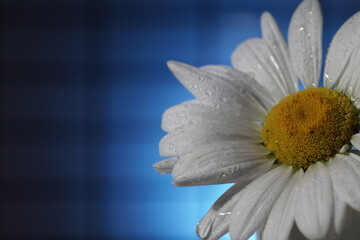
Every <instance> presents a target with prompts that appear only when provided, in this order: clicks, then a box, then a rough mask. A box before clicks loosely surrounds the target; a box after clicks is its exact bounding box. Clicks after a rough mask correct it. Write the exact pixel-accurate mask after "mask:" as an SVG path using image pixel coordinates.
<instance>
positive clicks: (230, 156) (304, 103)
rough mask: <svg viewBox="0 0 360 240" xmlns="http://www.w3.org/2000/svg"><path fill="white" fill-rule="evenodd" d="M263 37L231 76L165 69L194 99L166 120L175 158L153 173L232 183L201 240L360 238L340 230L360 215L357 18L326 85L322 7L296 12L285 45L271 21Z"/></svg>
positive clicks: (332, 52) (188, 181) (177, 180)
mask: <svg viewBox="0 0 360 240" xmlns="http://www.w3.org/2000/svg"><path fill="white" fill-rule="evenodd" d="M261 29H262V35H263V38H262V39H257V38H254V39H249V40H247V41H245V42H243V43H241V44H240V45H239V46H238V47H237V48H236V49H235V51H234V53H233V55H232V58H231V60H232V65H233V67H227V66H219V65H208V66H203V67H200V68H195V67H192V66H189V65H186V64H183V63H179V62H174V61H170V62H168V66H169V68H170V70H171V71H172V72H173V74H174V75H175V76H176V77H177V78H178V79H179V81H180V82H181V83H182V84H183V85H184V86H185V87H186V88H187V89H188V90H189V91H190V92H191V93H192V94H193V95H194V96H195V98H196V99H195V100H190V101H188V102H185V103H182V104H180V105H177V106H175V107H172V108H170V109H168V110H167V111H166V112H165V113H164V115H163V122H162V127H163V129H164V130H165V131H167V132H168V134H167V135H166V136H165V137H164V138H163V139H162V140H161V142H160V154H161V155H162V156H163V157H170V158H168V159H166V160H163V161H161V162H158V163H156V164H155V165H154V167H155V168H156V169H157V170H158V172H160V173H172V175H173V178H174V184H175V185H177V186H194V185H208V184H222V183H234V185H233V186H232V187H231V188H230V189H229V190H228V191H226V192H225V193H224V194H223V195H222V196H221V197H220V198H219V199H218V200H217V201H216V202H215V203H214V205H213V206H212V207H211V209H210V210H209V211H208V213H207V214H206V215H205V217H204V218H203V219H202V220H201V221H200V223H199V224H198V226H197V234H198V235H199V237H201V238H203V239H218V238H220V237H221V236H222V235H224V234H226V233H227V232H230V236H231V239H236V240H237V239H239V240H240V239H247V238H248V237H250V236H251V235H252V234H253V233H254V232H258V235H259V237H260V238H261V239H264V240H285V239H348V238H349V236H351V237H352V238H353V239H354V236H353V235H349V231H348V230H344V228H346V226H347V224H348V222H347V220H348V219H349V216H350V215H351V216H353V215H354V216H355V215H356V214H355V213H356V212H359V211H360V184H359V183H360V151H359V150H360V134H359V133H358V132H359V108H360V104H359V101H358V99H359V98H360V81H359V75H360V68H359V67H358V66H359V63H360V13H358V14H355V15H354V16H353V17H351V18H350V19H349V20H348V21H347V22H346V23H345V24H344V25H343V26H342V27H341V28H340V30H339V31H338V32H337V33H336V35H335V37H334V38H333V40H332V43H331V46H330V48H329V52H328V54H327V57H326V63H325V70H324V87H318V85H319V79H320V72H321V66H322V62H321V61H322V60H321V59H322V52H321V49H322V43H321V41H322V14H321V9H320V6H319V3H318V1H317V0H304V1H303V2H302V3H301V4H300V5H299V6H298V8H297V9H296V11H295V13H294V14H293V16H292V19H291V22H290V26H289V33H288V44H287V43H286V41H285V40H284V38H283V36H282V34H281V32H280V30H279V27H278V26H277V24H276V22H275V20H274V19H273V17H272V16H271V15H270V14H269V13H264V14H263V15H262V17H261ZM299 81H300V83H301V84H302V85H303V86H304V88H305V89H304V90H301V91H300V89H299V84H298V83H299ZM358 220H359V219H358ZM354 231H358V230H357V228H353V229H351V231H350V233H351V234H353V233H354Z"/></svg>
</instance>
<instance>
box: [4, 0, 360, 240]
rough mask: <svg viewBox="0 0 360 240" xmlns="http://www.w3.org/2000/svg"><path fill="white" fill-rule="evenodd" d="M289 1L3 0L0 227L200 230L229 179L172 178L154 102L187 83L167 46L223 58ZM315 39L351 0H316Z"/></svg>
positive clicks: (38, 231) (175, 99)
mask: <svg viewBox="0 0 360 240" xmlns="http://www.w3.org/2000/svg"><path fill="white" fill-rule="evenodd" d="M299 3H300V1H299V0H297V1H288V0H273V1H268V0H258V1H255V0H253V1H248V0H232V1H230V0H222V1H220V0H217V1H216V0H210V1H205V0H203V1H200V0H198V1H190V0H182V1H175V0H173V1H169V0H152V1H146V0H138V1H130V0H129V1H115V0H106V1H100V0H99V1H95V0H92V1H91V0H90V1H72V0H65V1H60V0H59V1H48V0H42V1H22V0H5V1H2V3H1V4H2V6H1V32H2V35H1V52H0V53H1V66H2V67H1V103H0V104H1V105H0V106H1V130H0V131H1V132H0V136H1V159H0V164H1V165H0V173H1V183H0V184H1V185H0V187H1V189H0V190H1V193H0V200H1V211H0V216H1V218H0V237H1V239H149V240H150V239H157V240H161V239H164V240H165V239H167V240H170V239H172V240H176V239H178V240H180V239H181V240H186V239H197V237H196V235H195V231H194V229H195V226H196V223H197V221H198V220H199V219H200V218H201V217H202V216H203V215H204V214H205V213H206V211H207V209H208V208H209V207H210V206H211V204H212V203H213V201H215V200H216V198H217V197H218V196H219V195H220V194H221V193H222V192H223V191H225V189H227V188H228V187H229V186H205V187H190V188H177V187H174V186H172V185H170V182H171V181H172V180H171V176H169V175H160V174H156V173H155V170H153V169H152V167H151V165H152V164H153V163H155V162H157V161H159V160H161V158H160V157H159V155H158V142H159V140H160V139H161V137H162V136H163V135H164V132H163V131H162V130H161V129H160V123H161V115H162V112H163V111H164V110H165V109H167V108H169V107H170V106H173V105H175V104H178V103H180V102H182V101H185V100H188V99H190V98H191V95H190V94H189V93H188V92H186V90H185V89H184V88H183V87H182V86H181V85H180V84H179V83H178V82H177V81H176V80H175V78H174V77H173V76H172V75H171V73H170V72H169V71H168V70H167V68H166V65H165V62H166V61H167V60H169V59H175V60H179V61H184V62H187V63H190V64H192V65H195V66H200V65H205V64H226V65H229V64H230V60H229V59H230V54H231V52H232V50H233V49H234V48H235V47H236V46H237V44H238V43H240V42H241V41H244V40H245V39H247V38H250V37H259V36H260V24H259V18H260V14H261V13H262V12H263V11H270V12H271V13H272V14H273V15H274V16H275V18H276V19H277V20H278V21H279V24H280V27H281V29H282V30H283V31H284V32H287V26H288V23H289V20H290V17H291V14H292V12H293V11H294V10H295V8H296V6H297V5H298V4H299ZM322 7H323V13H324V52H325V50H326V49H327V47H328V44H329V42H330V39H331V36H333V35H334V34H335V32H336V30H337V29H338V28H339V27H340V26H341V24H342V23H343V22H344V21H345V20H346V19H347V18H349V17H350V16H351V15H352V14H353V13H355V12H356V11H358V10H360V3H359V1H357V0H332V1H325V0H324V1H322Z"/></svg>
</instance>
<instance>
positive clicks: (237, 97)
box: [168, 61, 267, 116]
mask: <svg viewBox="0 0 360 240" xmlns="http://www.w3.org/2000/svg"><path fill="white" fill-rule="evenodd" d="M168 67H169V69H170V70H171V71H172V73H173V74H174V75H175V76H176V78H177V79H178V80H179V81H180V82H181V83H182V84H183V85H184V86H185V87H186V88H187V89H188V90H189V91H190V92H191V93H192V94H193V95H194V96H195V97H196V98H197V99H199V100H201V101H202V102H204V103H206V104H209V105H212V106H215V107H217V108H225V109H230V110H232V111H233V112H238V113H241V111H242V109H243V108H244V106H248V107H251V108H252V109H253V113H252V114H253V115H259V114H260V116H265V115H266V112H267V111H266V109H264V107H263V106H262V105H261V104H260V103H259V102H257V101H254V100H253V99H252V98H251V95H250V98H249V93H248V92H247V89H245V86H242V87H240V86H239V84H235V83H234V82H233V81H230V80H229V79H224V78H221V77H219V76H217V75H214V74H211V73H209V72H206V71H204V70H201V69H198V68H195V67H193V66H190V65H187V64H184V63H179V62H175V61H168Z"/></svg>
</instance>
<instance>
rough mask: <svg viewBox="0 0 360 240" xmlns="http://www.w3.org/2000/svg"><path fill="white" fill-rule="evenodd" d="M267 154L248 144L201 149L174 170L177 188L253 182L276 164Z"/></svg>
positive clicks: (186, 157) (265, 151)
mask: <svg viewBox="0 0 360 240" xmlns="http://www.w3.org/2000/svg"><path fill="white" fill-rule="evenodd" d="M268 154H269V152H268V150H267V149H266V148H265V147H263V146H261V145H260V144H257V145H256V144H254V143H246V142H245V141H243V142H240V143H236V142H219V143H213V144H208V145H203V146H199V147H197V148H195V149H194V150H193V151H192V152H189V153H187V154H185V155H182V156H180V160H179V161H178V162H177V164H176V165H175V167H174V169H173V178H174V179H175V182H174V184H175V185H177V186H193V185H207V184H221V183H234V182H241V181H244V180H245V181H246V180H248V179H251V180H252V179H254V178H255V177H257V176H259V175H260V174H263V173H264V172H266V171H267V170H268V169H269V168H270V167H271V165H272V163H273V161H274V160H273V159H271V158H269V157H268Z"/></svg>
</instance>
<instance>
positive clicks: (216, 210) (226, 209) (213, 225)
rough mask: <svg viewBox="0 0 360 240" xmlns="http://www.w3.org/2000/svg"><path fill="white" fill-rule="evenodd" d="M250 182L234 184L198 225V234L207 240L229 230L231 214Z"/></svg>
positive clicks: (216, 237) (217, 237)
mask: <svg viewBox="0 0 360 240" xmlns="http://www.w3.org/2000/svg"><path fill="white" fill-rule="evenodd" d="M248 183H249V182H247V181H244V182H241V183H237V184H234V185H233V186H232V187H231V188H229V189H228V190H227V191H226V192H225V193H224V194H223V195H221V197H220V198H219V199H218V200H217V201H216V202H215V203H214V204H213V205H212V206H211V208H210V210H209V211H208V212H207V213H206V215H205V216H204V217H203V218H202V219H201V221H200V222H199V223H198V225H197V227H196V233H197V235H198V236H199V237H200V238H202V239H206V240H212V239H214V240H215V239H219V238H220V237H221V236H223V235H224V234H226V233H227V232H228V231H229V224H230V216H231V213H232V211H233V208H234V207H235V205H236V203H237V202H238V200H239V198H240V197H241V195H242V192H241V190H243V188H244V187H245V186H246V185H247V184H248Z"/></svg>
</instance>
